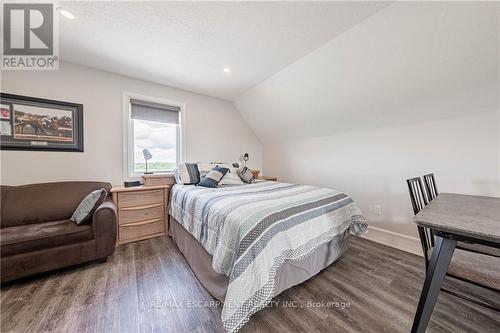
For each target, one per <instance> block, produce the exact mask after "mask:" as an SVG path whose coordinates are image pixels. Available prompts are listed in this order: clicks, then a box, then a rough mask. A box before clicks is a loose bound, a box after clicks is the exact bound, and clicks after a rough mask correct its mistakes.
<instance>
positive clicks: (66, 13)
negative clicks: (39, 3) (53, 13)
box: [57, 7, 75, 20]
mask: <svg viewBox="0 0 500 333" xmlns="http://www.w3.org/2000/svg"><path fill="white" fill-rule="evenodd" d="M57 11H58V12H59V13H61V15H62V16H64V17H65V18H67V19H70V20H74V19H75V15H73V13H72V12H70V11H69V10H67V9H64V8H61V7H58V8H57Z"/></svg>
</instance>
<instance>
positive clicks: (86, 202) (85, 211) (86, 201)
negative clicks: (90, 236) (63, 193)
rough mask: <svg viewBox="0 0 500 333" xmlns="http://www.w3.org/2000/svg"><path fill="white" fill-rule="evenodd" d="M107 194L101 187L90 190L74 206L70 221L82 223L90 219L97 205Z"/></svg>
mask: <svg viewBox="0 0 500 333" xmlns="http://www.w3.org/2000/svg"><path fill="white" fill-rule="evenodd" d="M107 196H108V192H106V190H105V189H103V188H101V189H100V190H95V191H93V192H91V193H90V194H89V195H87V196H86V197H85V198H83V200H82V201H81V202H80V204H79V205H78V207H76V210H75V211H74V213H73V215H71V221H73V222H76V224H84V223H86V222H88V221H90V218H91V217H92V214H94V212H95V210H96V209H97V207H99V206H100V205H101V204H102V202H103V201H104V199H106V197H107Z"/></svg>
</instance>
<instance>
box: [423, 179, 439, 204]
mask: <svg viewBox="0 0 500 333" xmlns="http://www.w3.org/2000/svg"><path fill="white" fill-rule="evenodd" d="M424 183H425V189H426V191H427V198H428V199H429V202H430V201H432V200H434V199H435V198H436V197H437V196H438V194H439V192H438V189H437V186H436V179H435V178H434V174H433V173H429V174H427V175H424Z"/></svg>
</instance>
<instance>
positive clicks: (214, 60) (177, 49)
mask: <svg viewBox="0 0 500 333" xmlns="http://www.w3.org/2000/svg"><path fill="white" fill-rule="evenodd" d="M59 4H60V6H62V7H64V8H66V9H68V10H70V11H71V12H72V13H74V15H75V16H76V18H75V19H74V20H67V19H65V18H64V17H61V20H60V29H59V30H60V56H61V58H62V59H63V60H65V61H68V62H73V63H77V64H81V65H86V66H90V67H94V68H98V69H102V70H105V71H110V72H115V73H119V74H124V75H128V76H132V77H136V78H139V79H143V80H146V81H150V82H156V83H161V84H164V85H168V86H173V87H176V88H181V89H185V90H189V91H193V92H196V93H200V94H205V95H210V96H215V97H220V98H225V99H231V98H234V97H236V96H238V95H240V94H241V93H243V92H244V91H246V90H248V89H249V88H251V87H253V86H254V85H256V84H258V83H260V82H262V81H263V80H264V79H266V78H268V77H269V76H270V75H272V74H274V73H276V72H278V71H279V70H281V69H283V68H284V67H286V66H287V65H289V64H291V63H293V62H294V61H296V60H297V59H299V58H300V57H302V56H304V55H306V54H308V53H309V52H311V51H313V50H314V49H316V48H318V47H320V46H321V45H323V44H325V43H326V42H328V41H329V40H331V39H332V38H334V37H335V36H338V35H339V34H341V33H342V32H344V31H346V30H348V29H349V28H351V27H352V26H354V25H356V24H358V23H359V22H361V21H362V20H364V19H365V18H366V17H369V16H370V15H372V14H374V13H376V12H377V11H378V10H380V9H382V8H384V7H386V6H387V5H388V4H389V3H387V2H347V1H344V2H293V1H291V2H288V1H284V2H248V1H240V2H224V1H222V2H208V1H187V2H184V1H61V2H60V3H59ZM225 67H228V68H230V69H231V73H230V74H227V73H224V72H223V69H224V68H225Z"/></svg>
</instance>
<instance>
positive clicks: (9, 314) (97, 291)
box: [1, 237, 500, 333]
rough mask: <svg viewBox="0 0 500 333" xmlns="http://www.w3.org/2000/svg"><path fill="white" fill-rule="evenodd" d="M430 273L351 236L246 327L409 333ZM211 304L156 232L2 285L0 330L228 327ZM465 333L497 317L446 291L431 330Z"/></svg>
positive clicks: (499, 325)
mask: <svg viewBox="0 0 500 333" xmlns="http://www.w3.org/2000/svg"><path fill="white" fill-rule="evenodd" d="M423 270H424V265H423V259H422V258H420V257H417V256H414V255H411V254H408V253H405V252H402V251H398V250H395V249H392V248H389V247H386V246H383V245H380V244H376V243H373V242H371V241H368V240H365V239H360V238H357V237H353V239H352V241H351V245H350V249H349V251H348V252H347V254H346V255H345V256H344V257H343V258H342V259H341V260H339V261H338V262H337V263H335V264H333V265H331V266H330V267H329V268H327V269H326V270H324V271H323V272H321V273H320V274H319V275H317V276H316V277H314V278H312V279H310V280H309V281H306V282H305V283H303V284H301V285H299V286H296V287H294V288H291V289H289V290H287V291H285V292H284V293H282V294H281V295H279V296H278V297H276V298H275V299H274V302H275V303H274V304H273V306H272V307H269V308H266V309H264V310H262V311H260V312H258V313H257V314H256V315H254V316H253V317H252V319H251V320H250V322H249V323H247V324H246V325H245V326H244V327H243V329H242V332H409V331H410V327H411V323H412V320H413V315H414V313H415V308H416V305H417V300H418V296H419V293H420V289H421V287H422V283H423V276H424V274H423ZM483 297H486V298H487V297H490V296H488V295H483ZM328 302H330V303H328ZM336 302H339V303H338V304H337V303H336ZM212 303H214V299H213V298H212V297H211V296H210V295H209V294H208V293H207V292H206V291H205V290H204V289H203V287H202V286H201V285H200V284H199V282H198V281H197V280H196V278H195V276H194V275H193V273H192V272H191V270H190V269H189V266H188V265H187V263H186V261H185V260H184V258H183V256H182V255H181V254H180V253H179V251H178V250H177V247H176V246H175V244H174V243H173V242H172V240H171V239H169V238H166V237H158V238H155V239H150V240H146V241H141V242H137V243H132V244H128V245H122V246H120V247H118V248H117V250H116V252H115V254H114V255H113V256H112V257H111V258H110V259H109V260H108V261H107V262H106V263H104V264H97V263H96V264H87V265H82V266H79V267H76V268H71V269H65V270H61V271H58V272H54V273H50V274H44V275H41V276H38V277H35V278H31V279H26V280H22V281H18V282H15V283H11V284H7V285H5V286H3V287H2V289H1V331H2V332H106V333H108V332H120V333H125V332H223V329H222V326H221V322H220V311H221V308H220V307H218V306H217V304H212ZM462 331H463V332H499V331H500V315H499V313H497V312H494V311H492V310H488V309H486V308H482V307H479V306H477V305H475V304H472V303H469V302H466V301H464V300H462V299H459V298H457V297H454V296H452V295H449V294H446V293H443V292H442V293H441V294H440V296H439V299H438V302H437V304H436V307H435V311H434V314H433V316H432V321H431V323H430V325H429V329H428V332H462Z"/></svg>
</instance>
